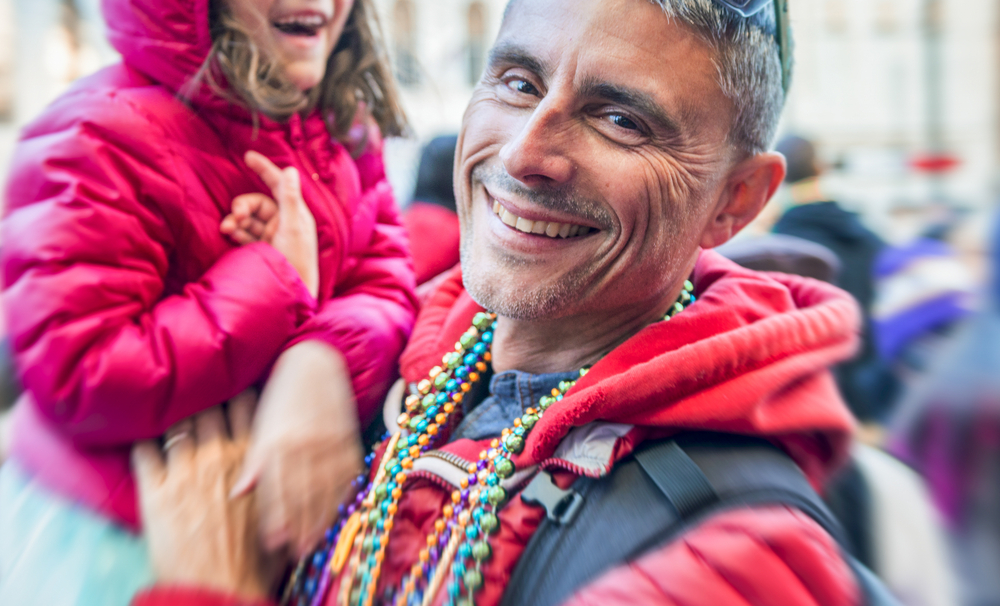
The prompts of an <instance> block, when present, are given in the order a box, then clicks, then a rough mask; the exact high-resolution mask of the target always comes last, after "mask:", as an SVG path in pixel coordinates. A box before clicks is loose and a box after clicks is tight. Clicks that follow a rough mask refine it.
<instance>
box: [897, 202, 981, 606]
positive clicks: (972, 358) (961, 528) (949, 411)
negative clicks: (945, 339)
mask: <svg viewBox="0 0 1000 606" xmlns="http://www.w3.org/2000/svg"><path fill="white" fill-rule="evenodd" d="M994 225H995V231H994V235H993V239H992V242H991V247H992V255H991V256H992V258H991V265H992V267H991V276H990V279H989V285H988V288H987V291H986V293H985V297H984V300H983V301H982V309H981V310H980V311H978V312H976V313H975V314H974V315H973V316H972V317H971V318H969V320H968V321H967V322H965V323H964V324H962V325H961V326H960V328H959V329H958V330H957V332H956V334H955V336H954V338H953V339H952V341H951V342H950V343H949V344H948V345H947V346H946V347H945V348H944V349H943V350H942V351H941V352H940V355H938V356H937V357H936V358H935V359H934V360H933V362H932V363H931V365H930V368H929V371H928V373H927V374H925V375H924V376H923V377H921V378H920V379H919V380H918V381H916V382H915V383H914V384H912V385H911V386H910V387H909V389H908V390H907V392H906V394H905V395H904V397H903V400H902V402H901V404H900V406H899V410H898V412H897V414H896V416H895V418H894V420H893V423H892V425H891V432H890V437H889V449H890V451H891V452H893V453H895V454H896V455H897V456H899V457H900V458H901V459H902V460H903V461H905V462H907V463H908V464H910V465H911V466H912V467H913V468H914V469H916V470H917V471H918V472H919V473H920V474H921V475H922V476H923V477H924V479H925V480H926V482H927V484H928V486H929V488H930V491H931V495H932V496H933V498H934V502H935V504H936V505H937V507H938V509H939V510H940V511H941V512H942V513H943V514H944V516H945V518H946V520H947V522H948V530H949V538H950V541H951V547H952V550H951V553H952V556H953V560H954V562H955V564H956V569H957V574H958V577H959V582H960V594H961V604H963V606H987V605H995V604H998V603H1000V576H998V575H997V571H998V570H1000V238H998V236H1000V222H995V223H994Z"/></svg>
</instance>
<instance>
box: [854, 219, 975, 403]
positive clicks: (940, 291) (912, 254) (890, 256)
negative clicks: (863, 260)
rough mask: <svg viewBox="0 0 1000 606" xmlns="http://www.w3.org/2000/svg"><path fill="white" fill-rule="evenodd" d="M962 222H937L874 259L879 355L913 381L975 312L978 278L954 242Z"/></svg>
mask: <svg viewBox="0 0 1000 606" xmlns="http://www.w3.org/2000/svg"><path fill="white" fill-rule="evenodd" d="M960 223H961V219H959V218H957V217H956V218H954V219H952V220H947V221H936V222H934V223H933V224H932V225H931V226H930V227H929V228H927V229H926V230H925V231H924V233H923V234H922V235H921V236H919V237H918V238H916V239H914V240H913V241H911V242H908V243H906V244H902V245H898V246H886V247H885V248H884V249H883V250H882V251H881V252H880V253H879V255H878V257H877V259H876V260H875V270H874V277H875V300H874V304H873V306H872V333H873V338H874V342H875V346H876V350H877V351H878V355H879V356H880V357H881V358H882V360H883V361H884V362H885V363H886V364H888V365H889V366H890V367H891V368H892V369H893V372H894V373H895V375H896V377H897V378H898V379H899V380H900V383H901V386H902V389H901V391H900V394H899V395H900V397H901V396H902V394H903V391H904V390H905V388H906V387H907V386H909V385H911V384H912V383H913V382H914V381H915V380H917V379H918V378H919V377H920V376H921V375H922V374H924V373H926V371H927V369H928V365H929V364H930V363H931V362H932V361H933V360H934V359H935V358H936V357H937V356H938V355H939V354H940V351H941V348H942V347H944V346H945V344H946V343H947V342H948V340H949V339H950V338H951V337H952V335H953V333H954V331H955V329H956V327H957V326H958V325H959V324H960V323H961V321H962V320H963V319H965V318H966V317H967V316H968V315H969V313H970V312H971V311H972V309H973V306H974V304H975V295H976V291H977V289H978V285H977V280H976V278H975V276H974V275H973V272H972V271H971V269H970V268H969V267H967V265H966V263H965V262H964V260H963V259H962V258H961V257H960V256H959V255H958V253H957V252H956V251H955V249H954V248H953V247H952V246H951V245H950V244H949V242H948V240H949V236H950V234H951V233H952V232H954V231H956V228H957V227H958V225H959V224H960Z"/></svg>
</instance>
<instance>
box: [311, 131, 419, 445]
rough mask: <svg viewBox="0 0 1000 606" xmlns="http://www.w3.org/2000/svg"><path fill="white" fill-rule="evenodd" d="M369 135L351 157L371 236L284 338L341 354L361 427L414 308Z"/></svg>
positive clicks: (389, 378)
mask: <svg viewBox="0 0 1000 606" xmlns="http://www.w3.org/2000/svg"><path fill="white" fill-rule="evenodd" d="M377 136H378V134H377V130H376V131H375V132H374V133H373V135H372V136H371V137H370V141H371V143H370V145H369V148H368V151H367V152H366V153H364V154H363V155H362V156H361V157H360V158H358V160H357V164H358V169H359V171H360V173H361V175H362V184H363V196H364V198H365V200H364V201H363V202H362V204H371V205H373V206H375V208H377V216H376V219H375V221H376V223H375V228H374V230H373V232H372V237H371V239H370V240H369V242H368V246H367V248H365V249H364V251H363V252H362V253H361V254H360V255H359V256H358V257H355V258H354V259H352V261H354V263H353V269H351V270H350V271H349V272H347V273H344V274H342V275H340V276H339V277H338V280H337V285H336V290H335V293H334V296H333V297H332V298H330V299H327V300H325V301H323V302H322V303H321V304H320V306H319V308H318V309H317V311H316V314H315V315H314V316H313V317H312V318H311V319H310V320H308V321H307V322H306V323H305V324H303V325H302V326H301V327H300V328H299V330H298V331H297V333H296V336H295V337H294V338H293V340H292V344H294V343H295V342H298V341H303V340H306V339H318V340H321V341H323V342H325V343H327V344H329V345H331V346H333V347H334V348H336V349H337V350H339V351H340V352H341V353H342V354H343V355H344V358H345V360H346V363H347V368H348V369H349V371H350V374H351V382H352V385H353V388H354V393H355V397H356V398H357V403H358V413H359V416H360V418H361V423H362V426H364V425H366V424H367V423H368V422H369V421H370V420H371V419H372V418H373V417H374V415H375V414H376V413H377V412H378V411H379V410H381V405H382V400H383V398H384V397H385V394H386V392H387V391H388V389H389V387H390V386H391V385H392V382H393V381H395V379H396V377H397V374H398V360H399V355H400V353H402V351H403V346H404V345H405V344H406V341H407V339H409V336H410V331H411V330H412V328H413V322H414V318H415V316H416V311H417V301H416V295H415V288H416V285H415V277H414V273H413V260H412V258H411V257H410V250H409V241H408V239H407V237H406V232H405V230H404V228H403V227H402V225H401V223H400V220H399V213H398V211H397V209H396V204H395V200H394V199H393V194H392V188H391V187H390V185H389V182H388V180H387V179H386V177H385V170H384V165H383V161H382V149H381V142H380V141H379V140H378V139H377Z"/></svg>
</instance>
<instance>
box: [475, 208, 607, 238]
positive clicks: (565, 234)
mask: <svg viewBox="0 0 1000 606" xmlns="http://www.w3.org/2000/svg"><path fill="white" fill-rule="evenodd" d="M493 213H494V214H495V215H497V216H498V217H500V220H501V221H503V222H504V224H505V225H509V226H510V227H513V228H514V229H516V230H518V231H520V232H524V233H526V234H538V235H543V234H544V235H546V236H548V237H550V238H557V237H558V238H572V237H573V236H583V235H586V234H589V233H590V232H592V231H594V228H592V227H586V226H584V225H573V224H571V223H556V222H555V221H531V220H530V219H525V218H524V217H518V216H517V215H515V214H514V213H512V212H510V211H509V210H507V209H506V208H504V207H503V205H501V204H500V202H498V201H497V200H494V201H493Z"/></svg>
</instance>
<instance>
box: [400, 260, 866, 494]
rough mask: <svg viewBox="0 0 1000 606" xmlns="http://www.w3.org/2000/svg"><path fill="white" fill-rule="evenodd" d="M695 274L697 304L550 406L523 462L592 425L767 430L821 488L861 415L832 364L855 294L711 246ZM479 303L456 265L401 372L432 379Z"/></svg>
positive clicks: (855, 316) (856, 317) (653, 328)
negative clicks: (762, 268) (851, 407)
mask: <svg viewBox="0 0 1000 606" xmlns="http://www.w3.org/2000/svg"><path fill="white" fill-rule="evenodd" d="M693 282H694V285H695V292H696V294H697V296H698V300H697V302H695V303H694V304H693V305H691V306H690V307H688V308H687V309H686V310H685V311H684V313H682V314H679V315H678V316H677V317H675V318H674V319H672V320H670V321H669V322H658V323H656V324H652V325H650V326H648V327H646V328H644V329H643V330H641V331H639V332H638V333H637V334H636V335H634V336H633V337H632V338H630V339H629V340H628V341H626V342H625V343H623V344H622V345H620V346H619V347H617V348H616V349H615V350H613V351H612V352H610V353H609V354H608V355H606V356H605V357H604V358H603V359H602V360H601V361H599V362H598V363H597V364H595V365H594V366H593V367H592V368H591V370H590V372H589V373H588V374H587V375H586V376H585V377H583V378H581V379H580V380H579V381H578V382H577V384H576V386H575V387H574V388H573V389H572V390H570V391H569V392H568V393H567V394H566V396H565V398H564V399H563V400H562V402H561V403H560V405H559V406H558V407H555V406H554V407H552V408H550V409H549V410H548V411H546V413H545V415H544V417H543V418H542V419H541V420H540V421H539V422H538V424H537V425H536V426H535V428H534V429H533V431H532V432H531V434H530V435H529V437H528V440H527V443H526V445H525V450H524V451H523V452H522V453H521V455H519V457H518V459H520V460H516V462H517V464H518V468H522V467H523V466H524V465H530V464H534V463H538V462H540V461H543V460H545V459H547V458H549V457H551V456H552V455H553V454H554V453H555V451H556V449H557V448H558V447H559V445H560V442H562V440H563V439H564V438H565V437H566V435H567V434H568V433H569V432H570V431H572V430H574V429H575V428H578V427H584V426H586V425H588V424H591V423H595V422H603V423H613V424H622V425H629V426H637V427H639V428H649V429H652V430H656V431H657V432H658V433H672V432H680V431H715V432H727V433H737V434H745V435H754V436H759V437H764V438H767V439H770V440H772V441H774V442H775V443H777V444H779V445H780V446H782V447H783V448H784V449H785V450H786V451H787V452H788V453H789V454H790V455H791V456H792V457H793V458H794V459H795V460H796V462H797V463H798V464H799V466H800V467H802V469H803V471H804V472H805V473H806V475H807V476H809V478H810V480H812V481H813V482H814V483H815V484H817V485H818V484H820V483H822V482H823V481H824V479H825V478H826V477H827V476H828V475H829V473H830V472H831V471H832V470H833V469H834V468H836V466H838V465H839V464H840V463H841V462H842V461H843V460H844V458H845V457H846V456H847V450H848V444H849V440H850V434H851V431H852V428H853V421H852V417H851V415H850V412H849V411H848V410H847V407H846V406H845V405H844V403H843V401H842V399H841V398H840V396H839V394H838V392H837V388H836V385H835V383H834V380H833V377H832V375H831V374H830V372H829V370H828V368H829V367H830V365H832V364H834V363H836V362H839V361H841V360H844V359H847V358H849V357H850V356H851V355H852V354H853V352H854V351H855V350H856V347H857V342H858V333H859V327H860V311H859V310H858V307H857V304H856V303H855V302H854V301H853V299H852V298H851V297H850V295H848V294H847V293H845V292H843V291H841V290H839V289H838V288H836V287H834V286H831V285H829V284H825V283H822V282H818V281H816V280H811V279H808V278H801V277H797V276H789V275H784V274H764V273H757V272H753V271H750V270H746V269H743V268H741V267H739V266H738V265H736V264H735V263H733V262H731V261H729V260H727V259H725V258H723V257H722V256H721V255H719V254H717V253H715V252H714V251H704V252H702V254H701V257H700V258H699V261H698V263H697V265H696V267H695V270H694V275H693ZM478 311H481V308H480V307H479V306H478V305H477V304H476V303H475V302H474V301H473V300H472V298H471V297H470V296H469V295H468V293H466V292H465V291H464V289H463V288H462V286H461V270H460V268H456V270H455V271H454V272H453V274H452V275H451V276H450V277H449V279H448V280H447V281H446V282H445V283H444V284H443V285H442V286H441V287H440V289H439V290H438V291H437V292H436V293H435V294H434V295H433V296H432V297H431V298H430V300H429V301H428V303H427V305H426V306H425V308H424V309H423V310H422V311H421V315H420V316H419V317H418V319H417V326H416V328H415V329H414V332H413V336H412V338H411V340H410V343H409V345H408V347H407V349H406V351H404V353H403V356H402V358H401V361H400V363H401V369H402V373H403V377H404V379H406V381H408V382H414V381H418V380H420V379H422V378H424V377H426V376H427V373H428V371H429V370H430V369H431V367H433V366H434V365H435V364H438V363H439V362H440V360H441V356H442V355H443V354H444V353H446V352H448V351H451V350H452V347H453V345H454V343H455V342H456V340H457V339H458V337H459V336H460V335H461V334H462V333H463V332H464V331H465V330H466V329H467V328H468V327H469V325H470V323H471V319H472V316H473V315H474V314H475V313H476V312H478Z"/></svg>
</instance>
